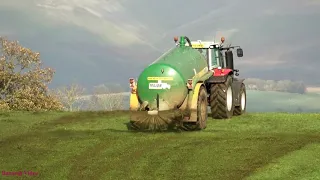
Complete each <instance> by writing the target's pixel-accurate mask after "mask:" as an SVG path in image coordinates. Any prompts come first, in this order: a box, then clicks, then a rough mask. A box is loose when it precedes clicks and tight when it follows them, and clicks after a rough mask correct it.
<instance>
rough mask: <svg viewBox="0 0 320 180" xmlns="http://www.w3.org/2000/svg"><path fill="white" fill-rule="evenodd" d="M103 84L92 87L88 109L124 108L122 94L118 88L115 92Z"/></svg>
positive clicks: (112, 109)
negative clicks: (92, 91)
mask: <svg viewBox="0 0 320 180" xmlns="http://www.w3.org/2000/svg"><path fill="white" fill-rule="evenodd" d="M110 89H111V88H110V87H107V86H106V85H104V84H101V85H98V86H95V87H94V93H93V95H92V96H91V98H90V109H92V110H107V111H114V110H121V109H123V108H124V97H125V96H124V94H123V93H122V92H123V91H121V90H120V89H119V88H117V89H116V90H117V92H115V91H112V90H110Z"/></svg>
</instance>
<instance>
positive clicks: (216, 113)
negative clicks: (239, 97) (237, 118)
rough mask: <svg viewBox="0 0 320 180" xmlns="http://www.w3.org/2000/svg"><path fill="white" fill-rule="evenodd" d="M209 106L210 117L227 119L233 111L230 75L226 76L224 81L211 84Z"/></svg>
mask: <svg viewBox="0 0 320 180" xmlns="http://www.w3.org/2000/svg"><path fill="white" fill-rule="evenodd" d="M209 99H210V106H211V113H212V118H214V119H228V118H231V117H232V115H233V111H234V98H233V89H232V77H231V76H228V78H227V81H226V82H225V83H219V84H212V85H211V87H210V98H209Z"/></svg>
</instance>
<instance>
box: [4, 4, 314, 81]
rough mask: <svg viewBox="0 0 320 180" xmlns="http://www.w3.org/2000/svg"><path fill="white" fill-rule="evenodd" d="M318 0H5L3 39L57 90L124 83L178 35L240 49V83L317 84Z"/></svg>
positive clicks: (169, 44) (166, 48)
mask: <svg viewBox="0 0 320 180" xmlns="http://www.w3.org/2000/svg"><path fill="white" fill-rule="evenodd" d="M319 19H320V0H269V1H262V0H259V1H258V0H242V1H238V0H224V1H217V0H197V1H191V0H190V1H186V0H174V1H172V0H162V1H157V0H130V1H129V0H24V1H21V0H1V1H0V23H1V26H0V36H7V37H8V38H9V39H10V40H19V42H20V43H21V44H22V45H23V46H26V47H29V48H31V49H33V50H34V51H38V52H40V54H41V58H42V61H43V63H44V65H45V66H48V67H53V68H54V69H55V70H56V74H55V77H54V80H53V82H52V87H56V86H63V85H67V84H70V83H79V84H81V85H83V86H85V87H91V86H95V85H98V84H102V83H108V84H110V83H117V84H121V85H125V86H126V85H127V84H128V79H129V78H130V77H137V76H139V74H140V72H141V71H142V70H143V68H145V67H146V66H148V65H149V64H150V63H151V62H153V61H154V60H155V59H156V58H157V57H159V56H160V55H161V54H162V53H164V52H165V51H167V50H168V49H170V48H172V47H173V46H174V42H173V37H174V36H180V35H186V36H188V37H189V38H190V39H191V40H198V39H201V40H213V39H219V38H220V37H221V36H224V37H225V38H226V43H232V44H233V45H240V46H241V47H242V49H243V51H244V56H243V57H242V58H238V57H237V58H235V67H236V68H237V69H239V70H240V77H241V78H261V79H273V80H283V79H289V80H295V81H304V82H305V83H306V84H310V85H319V86H320V78H317V77H320V71H319V70H318V67H319V66H320V58H319V57H318V54H317V50H318V49H319V47H320V35H319V32H320V23H319Z"/></svg>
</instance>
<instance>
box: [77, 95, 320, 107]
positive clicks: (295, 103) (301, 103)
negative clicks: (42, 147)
mask: <svg viewBox="0 0 320 180" xmlns="http://www.w3.org/2000/svg"><path fill="white" fill-rule="evenodd" d="M83 98H87V99H88V96H84V97H83ZM105 101H110V99H108V98H106V99H105ZM89 102H90V101H85V102H84V105H83V107H86V106H87V105H86V104H89ZM319 102H320V94H317V93H306V94H303V95H302V94H296V93H285V92H268V91H255V90H248V91H247V111H248V112H319V111H320V104H319ZM123 104H124V109H129V95H128V94H123ZM84 110H85V108H84Z"/></svg>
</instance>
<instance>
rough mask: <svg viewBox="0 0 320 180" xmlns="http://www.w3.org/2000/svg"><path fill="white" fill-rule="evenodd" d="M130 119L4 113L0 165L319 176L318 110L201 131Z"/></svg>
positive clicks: (96, 173) (174, 175)
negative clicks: (129, 125)
mask: <svg viewBox="0 0 320 180" xmlns="http://www.w3.org/2000/svg"><path fill="white" fill-rule="evenodd" d="M126 122H128V114H127V113H126V112H104V113H103V112H96V113H86V112H81V113H36V114H33V113H5V114H2V115H1V116H0V128H1V129H0V137H1V140H0V152H1V155H0V170H1V171H24V170H26V171H33V172H38V173H39V175H38V176H34V177H30V179H57V180H63V179H75V180H76V179H77V180H78V179H90V180H94V179H223V180H224V179H228V180H229V179H230V180H232V179H243V178H248V179H266V180H270V179H281V180H284V179H320V153H319V152H320V114H288V113H250V114H246V115H244V116H242V117H236V118H233V119H232V120H212V119H210V120H209V122H208V127H207V129H205V130H204V131H198V132H164V133H142V132H129V131H128V130H127V129H126V125H125V123H126ZM26 177H27V175H23V176H22V177H20V178H22V179H24V178H26ZM16 178H17V177H12V176H10V177H8V176H1V178H0V179H16Z"/></svg>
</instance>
